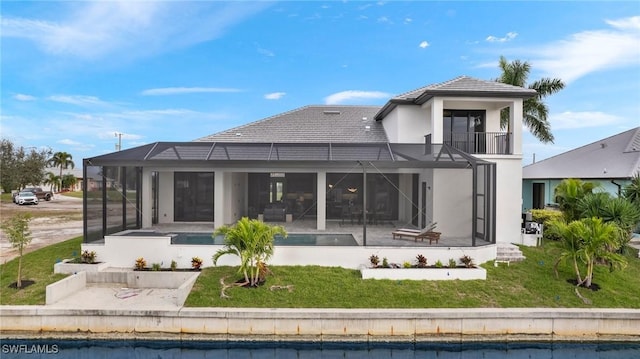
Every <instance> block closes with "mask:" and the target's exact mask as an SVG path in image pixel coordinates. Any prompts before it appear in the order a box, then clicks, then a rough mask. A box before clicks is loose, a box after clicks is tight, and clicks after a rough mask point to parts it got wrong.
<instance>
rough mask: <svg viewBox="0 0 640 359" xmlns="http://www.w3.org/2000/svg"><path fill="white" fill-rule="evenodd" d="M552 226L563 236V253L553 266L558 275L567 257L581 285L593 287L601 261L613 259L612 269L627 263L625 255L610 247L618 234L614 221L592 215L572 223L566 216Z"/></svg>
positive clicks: (610, 262)
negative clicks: (594, 271) (582, 272)
mask: <svg viewBox="0 0 640 359" xmlns="http://www.w3.org/2000/svg"><path fill="white" fill-rule="evenodd" d="M550 227H551V228H550V229H551V230H552V231H554V232H555V233H556V234H558V235H560V237H561V238H562V239H561V241H560V242H559V243H558V244H557V245H558V246H559V247H560V249H561V253H560V257H559V258H558V259H557V260H556V263H555V264H554V267H553V268H554V271H555V273H556V277H557V276H558V269H557V268H558V264H559V263H560V262H561V261H563V260H564V261H568V260H570V262H571V264H572V266H573V270H574V271H575V272H576V283H577V286H581V285H584V286H585V287H587V288H588V287H591V283H592V280H593V269H594V267H595V265H596V264H597V263H598V262H606V263H609V265H610V266H611V268H612V269H613V268H615V267H624V266H625V265H626V261H625V259H624V257H623V256H621V255H620V254H617V253H614V252H612V251H611V250H610V248H612V247H613V246H614V244H615V241H616V237H617V235H618V230H617V227H616V225H615V224H614V223H606V222H604V221H603V220H602V219H601V218H597V217H591V218H583V219H581V220H576V221H572V222H570V223H567V222H565V221H564V220H554V221H552V222H551V224H550ZM579 261H580V262H582V264H584V265H585V266H586V271H585V275H584V277H582V276H581V273H580V266H579V265H578V262H579Z"/></svg>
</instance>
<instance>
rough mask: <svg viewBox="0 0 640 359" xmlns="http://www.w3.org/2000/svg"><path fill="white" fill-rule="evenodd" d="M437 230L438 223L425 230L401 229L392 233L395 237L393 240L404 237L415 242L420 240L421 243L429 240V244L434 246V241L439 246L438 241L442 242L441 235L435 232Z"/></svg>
mask: <svg viewBox="0 0 640 359" xmlns="http://www.w3.org/2000/svg"><path fill="white" fill-rule="evenodd" d="M435 228H436V223H432V224H430V225H429V226H427V227H426V228H424V229H410V228H400V229H397V230H395V231H393V232H391V234H392V235H393V239H402V238H403V237H405V238H413V240H414V241H416V242H417V241H418V239H420V240H421V241H424V240H425V239H428V240H429V244H432V243H433V241H435V242H436V244H437V243H438V240H440V234H441V233H440V232H435V231H434V229H435Z"/></svg>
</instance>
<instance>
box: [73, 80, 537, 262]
mask: <svg viewBox="0 0 640 359" xmlns="http://www.w3.org/2000/svg"><path fill="white" fill-rule="evenodd" d="M534 95H535V91H534V90H530V89H525V88H521V87H514V86H510V85H506V84H502V83H499V82H494V81H484V80H478V79H474V78H470V77H466V76H461V77H458V78H455V79H453V80H450V81H446V82H443V83H438V84H433V85H429V86H426V87H422V88H419V89H416V90H413V91H410V92H407V93H404V94H401V95H398V96H396V97H393V98H391V99H390V100H389V101H388V102H387V103H386V104H385V105H384V106H382V107H377V106H329V105H319V106H305V107H302V108H298V109H295V110H292V111H289V112H286V113H282V114H278V115H275V116H273V117H269V118H266V119H262V120H259V121H256V122H252V123H249V124H246V125H243V126H239V127H236V128H233V129H230V130H227V131H223V132H220V133H216V134H212V135H209V136H203V137H201V138H199V139H197V140H195V141H192V142H156V143H151V144H148V145H144V146H140V147H136V148H132V149H128V150H123V151H119V152H115V153H111V154H106V155H102V156H97V157H93V158H86V159H85V160H84V162H83V168H84V171H85V173H84V176H83V177H84V178H85V179H86V180H85V181H84V186H85V188H84V189H85V198H84V203H85V216H84V220H85V227H84V244H83V249H91V250H95V251H96V252H98V256H99V257H100V256H102V260H106V261H110V262H114V263H121V264H122V265H128V264H130V265H132V263H133V258H135V257H140V256H145V258H147V261H148V262H154V261H157V262H160V261H163V262H168V261H169V260H170V257H171V258H173V260H178V261H179V262H180V261H182V263H186V260H187V258H189V259H190V256H191V255H198V256H200V257H205V258H206V257H209V258H210V254H212V253H214V252H215V250H217V249H218V248H219V247H220V246H219V244H220V243H219V242H216V243H213V242H212V243H209V244H206V245H203V244H202V243H200V245H195V244H192V245H188V244H185V243H183V242H180V241H178V240H176V238H177V237H176V236H177V233H178V232H179V231H187V232H196V231H197V229H202V228H205V229H211V230H212V229H213V228H215V227H217V226H220V225H223V224H232V223H234V222H235V221H237V220H238V219H239V218H241V217H243V216H249V217H252V218H260V219H263V220H265V221H274V222H278V223H280V224H283V225H285V227H286V228H287V229H288V231H289V232H290V233H295V232H296V231H297V230H300V231H305V232H313V233H316V234H326V233H331V234H334V233H338V232H339V233H343V232H345V233H347V232H349V233H356V234H355V235H354V237H356V239H357V242H358V246H357V247H358V248H357V249H354V248H352V249H354V250H359V251H360V252H358V254H353V253H351V252H349V250H347V249H346V248H345V247H344V246H342V247H332V246H325V247H322V248H321V250H320V249H319V248H318V247H315V248H312V249H310V250H311V252H310V253H311V254H310V255H309V257H308V258H306V257H305V255H304V254H301V252H300V250H301V248H299V247H298V248H296V249H295V251H297V252H295V251H294V249H291V248H288V249H285V248H284V247H277V249H276V255H275V256H274V261H275V262H279V261H281V262H283V263H285V262H286V263H293V264H296V263H300V264H305V263H308V264H311V263H314V264H326V262H328V263H338V262H340V261H339V260H338V259H337V258H338V257H341V256H344V257H353V256H360V258H358V260H361V259H363V258H366V257H365V254H366V253H371V251H372V250H382V249H380V248H385V249H384V250H388V251H392V250H394V248H396V247H398V248H396V249H398V250H399V251H404V252H407V251H410V250H411V249H412V248H411V247H415V248H418V249H419V250H422V251H424V250H425V247H424V244H423V243H420V242H415V244H414V243H413V241H409V242H407V241H399V240H392V238H391V231H392V230H393V228H396V227H407V226H413V227H415V228H422V227H424V226H426V225H427V224H429V223H432V222H437V231H439V232H441V233H442V237H441V240H440V242H439V243H437V244H434V245H433V246H431V247H429V251H438V250H440V251H442V253H440V254H437V252H432V253H433V254H432V255H431V257H432V258H436V257H439V256H442V258H444V259H445V260H446V258H447V257H446V256H457V255H458V254H460V253H463V254H464V253H473V254H474V255H475V256H476V257H477V262H483V261H486V260H489V259H493V258H495V255H496V249H495V247H496V244H497V243H511V242H515V241H517V240H518V239H519V238H520V227H521V208H522V202H521V194H522V132H521V131H522V102H523V99H526V98H529V97H532V96H534ZM503 108H509V109H510V111H509V113H510V119H509V125H508V128H507V130H506V131H504V130H503V129H501V127H500V110H501V109H503ZM352 223H353V224H352ZM385 226H386V227H387V228H385ZM150 231H153V232H150ZM209 233H210V232H209ZM360 233H361V234H360ZM154 236H156V237H158V238H163V239H162V240H160V239H157V238H156V237H154ZM149 237H153V238H156V239H154V240H152V239H149ZM209 237H210V236H209ZM209 239H210V238H209ZM153 241H155V242H153ZM212 241H213V240H212ZM160 242H162V243H163V244H162V246H163V247H162V248H163V249H157V248H156V247H153V246H154V245H157V244H158V243H160ZM178 242H180V243H178ZM151 247H153V248H156V249H154V250H151V249H150V248H151ZM287 250H291V251H294V252H290V253H289V254H286V255H285V254H283V253H286V251H287ZM404 252H403V255H405V254H406V253H404ZM349 253H351V254H349ZM389 253H391V252H389ZM407 253H408V252H407ZM406 255H408V254H406ZM285 257H286V258H285ZM302 257H305V258H306V259H304V260H303V259H301V258H302ZM390 259H391V258H390ZM348 260H349V258H345V261H348ZM351 260H353V259H352V258H351ZM127 263H128V264H127ZM344 265H345V266H356V264H344Z"/></svg>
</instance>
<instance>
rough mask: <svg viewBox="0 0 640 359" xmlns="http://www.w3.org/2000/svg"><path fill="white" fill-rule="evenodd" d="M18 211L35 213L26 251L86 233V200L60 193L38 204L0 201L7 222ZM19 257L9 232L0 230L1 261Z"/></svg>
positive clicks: (0, 215) (30, 223) (0, 211)
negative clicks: (83, 211) (83, 205)
mask: <svg viewBox="0 0 640 359" xmlns="http://www.w3.org/2000/svg"><path fill="white" fill-rule="evenodd" d="M16 212H29V213H31V214H32V215H33V219H32V220H31V222H29V229H30V230H31V238H32V240H31V243H30V244H29V245H28V246H27V248H26V251H25V253H28V252H31V251H34V250H36V249H39V248H42V247H45V246H48V245H50V244H54V243H58V242H62V241H65V240H67V239H71V238H74V237H77V236H80V235H82V199H79V198H73V197H68V196H62V195H59V194H57V195H55V196H54V198H53V200H51V201H49V202H46V201H41V202H40V203H39V204H38V205H25V206H19V205H16V204H14V203H11V202H9V203H4V202H3V203H1V204H0V220H2V221H4V220H5V219H6V218H9V217H11V216H12V215H13V214H15V213H16ZM17 256H18V251H17V249H15V248H11V243H10V242H9V240H8V239H7V237H6V235H5V234H4V233H3V232H2V231H0V263H3V264H4V263H6V262H7V261H9V260H11V259H13V258H16V257H17Z"/></svg>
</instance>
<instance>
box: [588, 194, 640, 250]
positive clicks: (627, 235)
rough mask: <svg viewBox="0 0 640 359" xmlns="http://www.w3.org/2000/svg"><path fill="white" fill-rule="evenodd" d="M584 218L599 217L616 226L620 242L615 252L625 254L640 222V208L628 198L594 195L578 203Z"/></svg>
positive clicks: (617, 243) (618, 241)
mask: <svg viewBox="0 0 640 359" xmlns="http://www.w3.org/2000/svg"><path fill="white" fill-rule="evenodd" d="M578 209H579V210H580V213H581V214H582V217H586V218H589V217H599V218H602V220H603V221H604V222H606V223H613V224H615V226H616V228H617V231H618V236H617V238H618V240H617V242H616V245H615V248H614V250H616V251H620V252H622V253H624V251H625V248H626V246H627V244H628V243H629V241H630V240H631V233H632V232H633V229H634V228H636V226H637V225H638V222H640V208H638V206H636V205H635V204H633V203H632V202H631V201H629V200H628V199H626V198H623V197H617V198H612V197H611V196H610V195H609V194H608V193H604V192H603V193H594V194H591V195H587V196H585V197H584V198H582V199H581V200H580V201H578Z"/></svg>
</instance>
